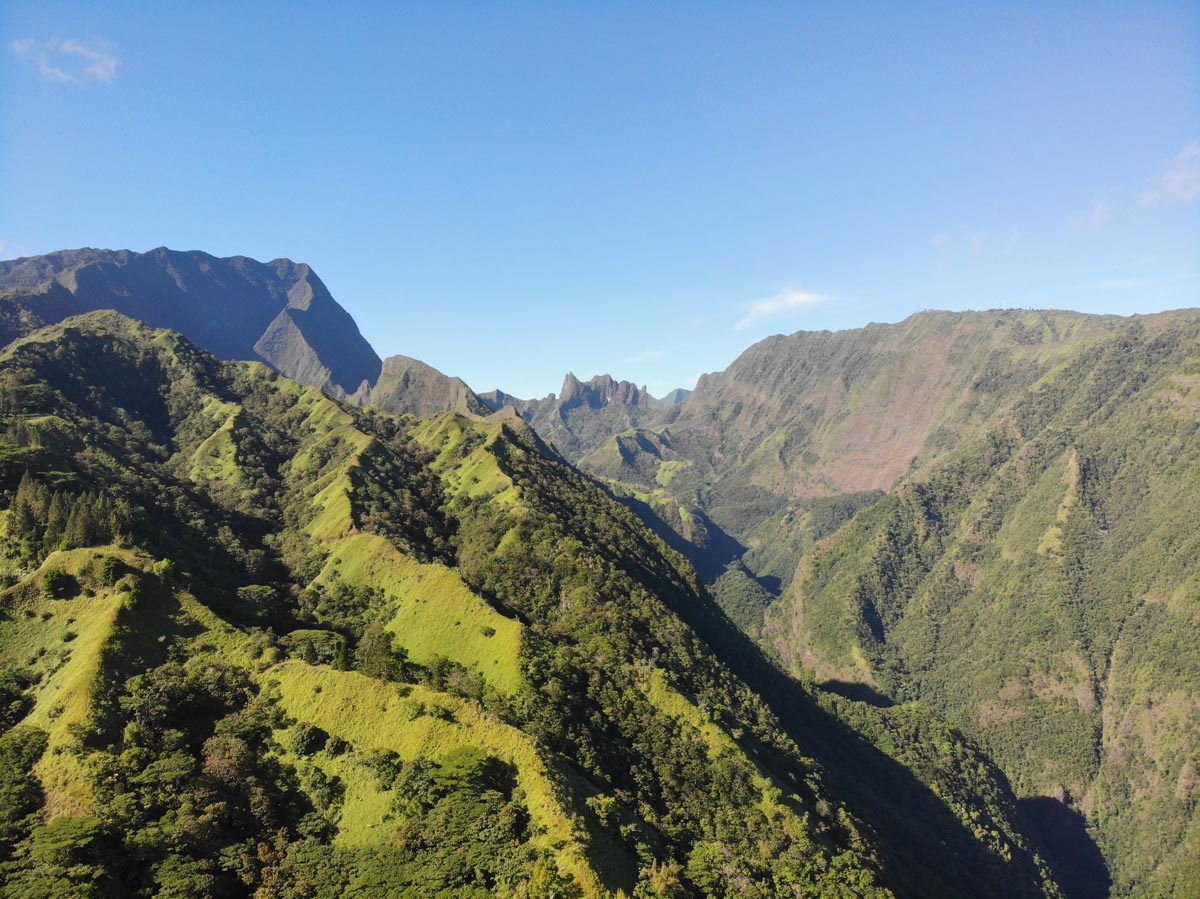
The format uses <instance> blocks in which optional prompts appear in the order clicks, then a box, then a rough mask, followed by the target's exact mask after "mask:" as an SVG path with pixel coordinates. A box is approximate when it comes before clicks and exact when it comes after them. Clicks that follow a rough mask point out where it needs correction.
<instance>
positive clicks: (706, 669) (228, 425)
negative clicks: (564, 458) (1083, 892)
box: [0, 313, 1058, 899]
mask: <svg viewBox="0 0 1200 899" xmlns="http://www.w3.org/2000/svg"><path fill="white" fill-rule="evenodd" d="M0 412H2V414H3V422H2V427H3V431H2V433H3V435H4V436H3V440H2V442H0V489H2V490H3V497H4V499H3V506H4V511H3V513H2V514H0V534H2V535H3V542H2V546H3V553H2V559H3V561H2V566H0V568H2V571H0V575H2V577H3V585H4V587H3V593H2V594H0V730H2V733H0V883H2V887H0V894H2V895H3V896H5V897H29V899H32V897H51V896H68V895H69V896H104V897H108V896H114V897H115V896H122V897H123V896H138V895H141V896H164V897H184V896H251V895H253V896H256V897H275V896H279V897H283V896H289V897H290V896H306V897H331V899H332V897H342V896H353V897H368V896H370V897H375V896H379V897H383V896H414V897H416V896H422V897H423V896H435V895H444V896H464V895H470V896H476V895H477V896H484V895H500V896H526V897H535V896H537V897H551V896H574V895H586V896H592V895H613V894H624V895H628V896H635V895H636V896H689V895H709V896H738V897H759V896H883V895H889V894H891V895H899V896H947V897H949V896H964V895H978V896H989V895H991V896H1026V895H1028V896H1038V895H1051V896H1053V895H1058V889H1057V887H1056V885H1055V884H1054V883H1053V882H1052V880H1051V879H1050V878H1049V876H1048V874H1047V869H1046V868H1045V866H1044V865H1043V864H1042V862H1041V858H1040V855H1039V853H1040V850H1041V847H1040V844H1039V843H1038V842H1037V840H1036V839H1035V838H1033V837H1031V836H1030V835H1029V831H1028V829H1027V828H1026V825H1025V819H1024V817H1023V816H1022V814H1021V812H1020V810H1019V809H1018V807H1017V804H1016V800H1015V797H1014V795H1013V793H1012V791H1011V790H1010V788H1009V787H1008V784H1007V782H1006V781H1005V779H1004V778H1003V776H1002V775H1000V774H999V772H998V771H997V770H996V769H995V767H994V766H993V765H992V764H991V762H990V761H989V760H988V759H987V757H986V756H984V755H983V754H982V753H981V752H980V751H979V750H978V749H977V748H976V747H975V746H973V745H972V744H970V743H968V742H967V741H965V740H964V739H963V738H962V737H961V736H960V735H959V734H958V733H956V732H955V731H953V730H951V729H950V728H948V727H947V726H946V725H945V724H943V723H941V722H940V721H939V720H938V719H937V718H936V717H934V716H933V715H931V714H930V713H928V712H927V711H925V710H923V709H922V708H921V707H918V706H899V707H896V708H893V709H876V708H873V707H872V706H870V705H867V704H864V703H859V702H850V701H846V700H842V699H841V698H839V697H836V696H828V695H818V694H815V693H812V692H810V691H809V690H808V689H807V688H805V687H803V686H802V685H800V684H799V683H798V682H797V681H794V680H791V679H790V678H789V677H787V676H786V675H785V674H783V673H782V671H781V670H780V669H779V668H777V667H775V666H774V665H773V664H772V663H770V662H769V661H768V660H767V659H766V657H764V655H763V654H762V653H761V651H760V650H758V649H757V647H756V646H755V645H754V644H753V643H751V642H750V641H749V640H747V639H746V638H745V637H744V636H742V634H741V632H740V631H738V629H737V628H736V627H735V626H734V625H733V624H732V623H731V622H730V620H729V619H728V618H727V617H726V616H725V615H724V614H723V613H721V612H720V610H719V609H718V608H717V606H716V605H715V603H714V602H713V600H712V599H711V598H710V597H709V595H708V594H707V593H706V592H705V591H704V590H703V589H702V588H701V587H700V586H699V585H698V582H697V580H696V577H695V574H694V572H693V571H692V569H691V568H690V567H689V566H688V564H687V563H686V561H685V560H684V558H683V557H682V556H681V555H679V554H677V553H675V552H674V551H672V550H671V549H669V548H668V547H667V545H666V544H665V543H664V542H663V541H662V540H661V539H660V538H659V537H658V536H656V535H655V534H654V533H653V532H651V531H650V530H649V529H647V527H646V526H645V525H644V524H643V523H642V522H641V520H640V519H639V518H638V517H637V516H636V515H635V514H634V513H633V512H632V511H630V510H629V509H628V508H627V507H626V506H625V505H623V504H621V503H619V502H617V501H616V500H614V499H613V498H612V497H611V496H610V494H609V493H607V492H606V491H605V490H603V489H601V488H600V487H599V486H598V485H597V484H596V483H595V482H593V481H591V480H589V479H587V478H586V477H584V476H582V475H581V474H579V473H578V472H576V471H575V470H574V469H572V468H570V467H569V466H567V465H565V464H563V463H562V462H561V461H559V460H558V459H557V457H556V456H555V455H554V453H553V452H551V451H550V450H548V449H547V448H546V447H545V445H543V444H542V443H541V441H540V440H539V439H538V438H537V437H536V436H535V435H534V434H533V432H532V431H531V430H530V429H529V428H528V426H526V425H525V424H524V423H522V422H521V421H519V420H518V419H515V418H510V417H506V416H504V415H497V416H493V417H491V418H488V419H482V418H478V417H471V416H464V415H461V414H457V413H445V414H443V415H441V416H439V417H435V418H432V419H426V420H416V419H412V418H396V417H392V416H390V415H387V414H384V413H379V412H375V411H371V410H362V409H358V408H354V407H348V406H345V405H342V404H340V403H338V402H335V401H333V400H331V399H329V398H327V397H326V396H324V395H323V394H322V393H320V392H319V391H318V390H317V389H315V388H306V387H301V386H299V385H297V384H295V383H293V382H291V381H288V380H286V379H284V378H282V377H280V376H279V375H277V374H276V373H274V372H272V371H271V370H269V369H268V368H266V367H265V366H263V365H261V364H253V363H222V362H219V361H218V360H216V359H215V358H213V357H212V356H209V355H208V354H206V353H204V352H203V351H201V350H198V349H197V348H196V347H195V346H193V345H192V344H190V343H189V342H188V341H186V340H185V339H183V338H182V337H180V336H179V335H178V334H175V333H171V332H166V331H155V330H151V329H149V328H146V327H144V326H142V325H139V324H136V323H134V322H132V321H130V320H129V319H126V318H123V317H121V316H119V315H116V314H114V313H93V314H90V315H88V316H82V317H78V318H72V319H68V320H66V321H64V322H62V323H61V324H59V325H55V326H51V327H48V328H45V329H43V330H40V331H37V332H35V333H33V334H31V335H29V336H27V337H24V338H21V339H18V340H17V341H15V342H14V343H12V344H11V345H10V346H9V347H8V348H7V349H5V350H4V351H3V353H2V354H0Z"/></svg>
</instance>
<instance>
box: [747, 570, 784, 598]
mask: <svg viewBox="0 0 1200 899" xmlns="http://www.w3.org/2000/svg"><path fill="white" fill-rule="evenodd" d="M754 579H755V580H756V581H758V585H759V586H760V587H762V588H763V589H764V590H766V591H767V592H768V593H770V594H771V595H772V596H775V597H778V596H779V594H780V593H782V592H783V578H778V577H775V575H773V574H764V575H761V576H756V577H755V578H754Z"/></svg>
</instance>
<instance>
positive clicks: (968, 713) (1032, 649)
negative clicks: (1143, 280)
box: [768, 312, 1200, 896]
mask: <svg viewBox="0 0 1200 899" xmlns="http://www.w3.org/2000/svg"><path fill="white" fill-rule="evenodd" d="M1014 371H1016V372H1017V373H1018V374H1017V375H1015V376H1019V377H1021V378H1023V379H1024V380H1026V381H1028V380H1029V376H1028V375H1026V374H1024V371H1025V369H1014ZM1033 372H1034V373H1035V374H1037V375H1038V376H1037V378H1036V379H1035V380H1032V381H1031V382H1030V383H1028V384H1027V385H1026V389H1025V390H1024V391H1023V392H1022V393H1021V394H1020V395H1019V396H1018V397H1017V398H1016V399H1015V400H1014V401H1013V402H1012V403H1011V404H1009V405H1008V406H1007V407H1004V408H1002V409H1000V411H999V412H998V413H997V414H995V415H994V416H993V417H992V418H990V419H989V421H988V423H987V425H986V427H984V428H982V429H981V430H979V431H978V433H976V434H974V435H971V436H969V438H968V439H964V440H962V441H960V442H959V443H958V444H957V445H956V446H955V447H954V448H953V449H950V450H948V451H946V452H945V453H944V455H942V456H941V457H940V458H939V459H938V460H937V461H935V462H933V463H931V464H930V465H928V466H927V467H926V468H924V469H923V470H922V471H920V472H918V473H916V474H914V475H912V476H910V477H909V478H907V479H905V480H903V481H902V482H901V483H900V485H899V486H898V487H897V488H896V489H895V490H893V491H892V492H891V493H890V494H889V495H888V496H887V497H886V498H884V499H882V500H880V501H879V502H877V503H875V504H874V505H871V506H870V507H868V508H867V509H865V510H864V511H861V512H859V513H858V514H857V515H856V516H855V518H854V519H853V520H852V521H851V523H850V524H849V525H848V526H846V527H844V528H842V529H841V530H840V531H838V533H837V534H836V535H835V536H833V537H832V538H829V539H827V540H826V541H825V542H823V543H822V544H821V545H820V546H819V548H818V549H816V550H815V551H813V552H811V553H809V554H808V555H807V556H806V557H805V559H804V561H803V562H802V564H801V566H800V570H799V572H798V574H797V576H796V578H795V580H794V582H793V584H792V587H791V589H790V590H789V591H788V592H787V593H786V594H785V596H784V598H783V599H782V600H781V601H780V602H779V603H778V604H776V605H775V606H774V607H773V608H772V609H771V610H770V612H769V615H768V619H769V631H770V639H771V640H772V642H773V644H774V645H775V646H776V647H777V648H778V649H779V650H780V651H781V652H782V653H783V654H784V656H785V657H786V658H787V659H788V661H789V662H790V663H791V665H792V666H793V668H794V669H795V670H797V671H798V672H799V671H803V672H806V673H808V674H809V675H810V676H815V677H816V678H819V679H822V680H824V679H832V680H839V681H848V682H858V683H861V684H865V685H868V686H870V687H871V688H874V689H876V690H878V691H880V692H881V693H883V694H886V695H887V696H890V697H892V698H893V699H896V700H913V699H917V700H921V701H922V702H924V703H927V704H928V705H930V706H932V707H934V708H936V709H938V710H940V711H941V712H942V713H944V714H945V715H946V716H947V718H948V719H949V721H950V722H951V723H952V724H954V725H955V726H957V727H959V728H960V729H961V730H962V731H963V732H965V733H967V734H969V735H971V736H972V737H973V738H975V739H977V740H978V741H979V742H980V743H981V744H982V745H983V746H984V747H985V748H986V749H987V750H988V752H989V753H990V754H991V756H992V758H994V759H995V760H996V761H997V763H999V764H1000V766H1001V767H1002V768H1003V769H1004V770H1005V771H1006V772H1007V773H1008V775H1009V777H1010V778H1011V780H1012V782H1013V785H1014V787H1015V788H1016V790H1017V792H1018V794H1019V795H1021V796H1022V797H1027V799H1026V800H1025V804H1026V805H1027V807H1028V808H1029V810H1030V811H1031V812H1032V813H1033V814H1034V815H1035V817H1036V818H1038V819H1039V820H1040V826H1041V829H1042V831H1043V835H1044V837H1045V839H1046V840H1047V842H1048V843H1049V844H1051V849H1052V850H1053V851H1052V855H1051V857H1052V859H1053V860H1054V861H1055V864H1056V868H1057V869H1058V870H1060V871H1061V872H1062V874H1063V876H1064V882H1065V883H1067V885H1068V886H1070V887H1072V888H1073V889H1075V890H1076V891H1077V893H1078V894H1079V895H1102V894H1104V892H1105V891H1106V890H1108V889H1109V888H1111V890H1112V892H1113V894H1114V895H1120V896H1194V895H1196V894H1197V893H1196V891H1197V889H1198V886H1197V885H1198V884H1200V776H1198V773H1197V772H1198V771H1200V714H1198V709H1200V314H1198V313H1196V312H1183V313H1172V314H1169V315H1163V316H1155V317H1148V318H1145V319H1133V320H1124V321H1122V322H1121V323H1120V325H1119V326H1117V327H1114V328H1112V329H1111V332H1110V333H1108V334H1107V335H1106V336H1105V338H1104V339H1103V340H1101V341H1099V342H1096V343H1093V344H1090V345H1088V346H1086V347H1085V348H1083V349H1082V350H1080V351H1079V352H1076V353H1075V354H1073V355H1072V356H1071V357H1070V358H1068V359H1065V360H1064V361H1062V362H1061V363H1059V364H1056V365H1053V366H1051V367H1049V368H1048V369H1046V370H1044V371H1038V370H1037V369H1034V370H1033ZM1093 840H1094V842H1095V844H1096V846H1098V848H1099V851H1100V852H1099V853H1097V852H1096V846H1093V845H1092V841H1093ZM1100 853H1102V854H1103V858H1101V857H1100ZM1105 863H1107V864H1105Z"/></svg>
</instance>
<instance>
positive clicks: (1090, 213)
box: [1071, 199, 1113, 228]
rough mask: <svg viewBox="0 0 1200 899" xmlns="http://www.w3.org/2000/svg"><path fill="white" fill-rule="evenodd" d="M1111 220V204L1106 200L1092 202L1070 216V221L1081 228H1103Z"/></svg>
mask: <svg viewBox="0 0 1200 899" xmlns="http://www.w3.org/2000/svg"><path fill="white" fill-rule="evenodd" d="M1112 219H1113V208H1112V204H1111V203H1109V201H1108V200H1104V199H1096V200H1092V205H1091V206H1089V207H1088V208H1087V209H1081V210H1079V211H1078V212H1075V213H1073V214H1072V215H1071V221H1072V222H1073V223H1074V224H1075V225H1077V226H1079V227H1082V228H1103V227H1104V226H1105V225H1107V224H1108V223H1109V222H1111V221H1112Z"/></svg>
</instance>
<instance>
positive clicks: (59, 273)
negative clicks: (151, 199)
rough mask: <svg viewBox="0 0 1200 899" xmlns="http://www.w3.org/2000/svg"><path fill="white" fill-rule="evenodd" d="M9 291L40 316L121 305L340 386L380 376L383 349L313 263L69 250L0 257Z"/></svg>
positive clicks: (204, 342) (57, 317) (228, 351)
mask: <svg viewBox="0 0 1200 899" xmlns="http://www.w3.org/2000/svg"><path fill="white" fill-rule="evenodd" d="M0 296H2V297H3V300H4V305H5V306H6V307H8V308H9V309H17V310H22V311H24V312H25V313H26V314H28V315H31V316H33V317H35V318H36V320H37V321H40V322H41V323H46V324H49V323H53V322H57V321H61V320H62V319H63V318H65V317H67V316H69V315H76V314H79V313H83V312H90V311H94V310H99V309H115V310H117V311H118V312H121V313H123V314H125V315H129V316H131V317H133V318H137V319H139V320H141V321H144V322H146V323H147V324H150V325H153V326H155V327H166V328H172V329H174V330H178V331H180V332H181V333H184V334H186V335H188V336H189V338H191V339H192V340H194V341H195V342H196V343H198V344H199V345H200V346H202V347H204V348H205V349H207V350H209V351H210V352H212V353H215V354H216V355H218V356H220V357H222V358H226V359H259V360H261V361H264V362H266V363H268V364H269V365H271V366H272V367H273V368H275V369H276V370H278V371H279V372H281V373H282V374H284V375H287V376H288V377H291V378H295V379H296V380H298V381H300V382H301V383H304V384H309V385H312V386H316V387H321V388H322V389H328V390H330V391H331V392H333V393H335V394H339V395H345V394H350V393H354V392H355V391H356V390H358V389H359V388H360V386H361V385H362V384H363V382H364V381H365V382H367V383H368V384H371V383H374V382H375V380H376V379H377V378H378V377H379V373H380V368H381V363H380V359H379V356H378V355H376V353H375V351H374V350H373V349H372V348H371V345H370V344H369V343H367V341H366V340H365V339H364V338H363V336H362V335H361V334H360V333H359V331H358V326H357V325H356V324H355V323H354V319H353V318H351V317H350V315H349V313H347V312H346V310H345V309H343V308H342V307H341V306H339V305H338V303H337V301H336V300H334V299H333V297H332V295H330V293H329V290H328V289H327V288H326V287H325V285H324V284H323V283H322V282H321V279H320V278H318V277H317V275H316V273H315V272H313V270H312V269H311V268H309V266H307V265H305V264H304V263H296V262H292V261H291V260H289V259H276V260H273V261H271V262H266V263H263V262H257V261H255V260H253V259H248V258H247V257H245V256H233V257H230V258H227V259H218V258H217V257H215V256H210V255H209V254H207V253H202V252H197V251H191V252H180V251H176V250H169V249H167V248H166V247H160V248H158V249H157V250H151V251H150V252H148V253H133V252H130V251H128V250H96V249H90V248H89V249H81V250H64V251H62V252H58V253H50V254H47V255H45V256H35V257H28V258H24V259H16V260H12V261H8V262H0Z"/></svg>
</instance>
